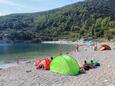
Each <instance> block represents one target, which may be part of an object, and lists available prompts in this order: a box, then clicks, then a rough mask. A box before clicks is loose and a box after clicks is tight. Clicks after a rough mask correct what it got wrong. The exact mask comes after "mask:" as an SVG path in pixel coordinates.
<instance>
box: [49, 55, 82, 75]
mask: <svg viewBox="0 0 115 86" xmlns="http://www.w3.org/2000/svg"><path fill="white" fill-rule="evenodd" d="M50 71H52V72H56V73H60V74H64V75H76V74H78V73H79V71H80V67H79V64H78V63H77V61H76V60H75V59H74V58H72V57H71V56H68V55H59V56H55V57H54V59H53V60H52V62H51V64H50Z"/></svg>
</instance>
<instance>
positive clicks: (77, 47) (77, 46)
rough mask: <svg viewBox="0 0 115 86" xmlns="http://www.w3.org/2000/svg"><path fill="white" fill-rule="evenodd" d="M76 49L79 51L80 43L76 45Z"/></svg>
mask: <svg viewBox="0 0 115 86" xmlns="http://www.w3.org/2000/svg"><path fill="white" fill-rule="evenodd" d="M76 51H77V52H79V45H78V44H77V45H76Z"/></svg>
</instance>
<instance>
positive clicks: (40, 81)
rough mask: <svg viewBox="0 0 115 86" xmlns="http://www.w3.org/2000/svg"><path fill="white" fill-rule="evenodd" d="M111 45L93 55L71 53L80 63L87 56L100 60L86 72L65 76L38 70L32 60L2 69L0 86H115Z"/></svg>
mask: <svg viewBox="0 0 115 86" xmlns="http://www.w3.org/2000/svg"><path fill="white" fill-rule="evenodd" d="M109 45H110V46H111V48H112V50H107V51H94V52H93V54H92V56H91V55H90V53H86V52H76V51H75V50H74V51H72V52H70V53H69V55H70V56H72V57H74V58H75V59H76V60H77V61H78V63H79V64H83V62H84V60H86V58H88V59H92V58H93V59H95V60H97V61H98V62H100V64H101V66H100V67H98V68H95V69H91V70H89V71H86V73H85V74H79V75H76V76H64V75H60V74H57V73H53V72H51V71H49V70H47V71H46V70H36V68H35V66H34V64H33V63H34V61H33V60H32V61H28V62H27V63H25V64H19V65H17V66H14V67H9V68H4V69H0V86H115V45H114V44H109Z"/></svg>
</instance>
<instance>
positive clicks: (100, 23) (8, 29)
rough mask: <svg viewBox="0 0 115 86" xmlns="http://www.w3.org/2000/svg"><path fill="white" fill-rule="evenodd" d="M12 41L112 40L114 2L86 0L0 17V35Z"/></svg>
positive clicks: (114, 27) (114, 21)
mask: <svg viewBox="0 0 115 86" xmlns="http://www.w3.org/2000/svg"><path fill="white" fill-rule="evenodd" d="M4 34H7V38H8V39H10V40H12V41H16V40H18V41H33V42H37V41H43V40H58V39H61V38H67V39H73V40H76V39H79V38H81V37H89V36H92V37H101V38H104V37H106V38H108V39H110V38H113V36H114V34H115V1H114V0H85V1H82V2H78V3H74V4H71V5H68V6H65V7H62V8H58V9H54V10H50V11H45V12H36V13H23V14H11V15H7V16H1V17H0V35H3V36H4Z"/></svg>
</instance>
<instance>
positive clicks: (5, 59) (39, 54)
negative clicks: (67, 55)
mask: <svg viewBox="0 0 115 86" xmlns="http://www.w3.org/2000/svg"><path fill="white" fill-rule="evenodd" d="M73 49H74V45H69V44H42V43H39V44H31V43H30V44H27V43H20V44H0V63H12V62H15V61H16V59H17V58H18V59H20V60H28V59H36V58H46V57H47V56H55V55H58V54H59V53H60V51H62V52H63V53H64V52H70V51H72V50H73Z"/></svg>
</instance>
